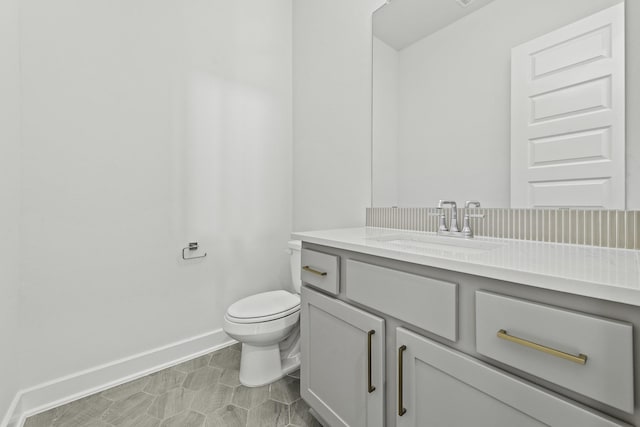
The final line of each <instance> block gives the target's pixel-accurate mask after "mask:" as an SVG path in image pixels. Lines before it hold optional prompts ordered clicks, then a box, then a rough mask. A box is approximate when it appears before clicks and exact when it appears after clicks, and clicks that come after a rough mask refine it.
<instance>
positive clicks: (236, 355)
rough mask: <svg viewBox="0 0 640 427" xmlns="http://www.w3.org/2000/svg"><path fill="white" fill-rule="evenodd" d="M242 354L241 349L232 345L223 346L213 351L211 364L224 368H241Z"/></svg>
mask: <svg viewBox="0 0 640 427" xmlns="http://www.w3.org/2000/svg"><path fill="white" fill-rule="evenodd" d="M240 354H241V353H240V352H239V351H237V350H234V349H233V348H231V347H227V348H223V349H222V350H219V351H216V352H215V353H213V356H212V357H211V362H209V364H210V365H211V366H216V367H218V368H222V369H236V370H240Z"/></svg>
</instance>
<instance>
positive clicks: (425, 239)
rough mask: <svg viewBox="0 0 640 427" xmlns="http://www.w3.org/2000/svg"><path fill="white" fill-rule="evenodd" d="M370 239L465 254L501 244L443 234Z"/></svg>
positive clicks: (402, 246)
mask: <svg viewBox="0 0 640 427" xmlns="http://www.w3.org/2000/svg"><path fill="white" fill-rule="evenodd" d="M372 240H375V241H378V242H382V243H386V244H390V245H394V246H397V247H398V248H405V249H408V250H411V249H434V250H447V251H450V252H459V253H465V254H475V253H482V252H487V251H491V250H493V249H497V248H499V247H501V246H503V245H502V244H501V243H495V242H487V241H484V240H473V239H462V238H457V237H445V236H428V235H425V236H421V235H410V234H395V235H390V236H381V237H376V238H373V239H372Z"/></svg>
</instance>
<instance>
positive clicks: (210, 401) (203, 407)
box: [191, 383, 233, 415]
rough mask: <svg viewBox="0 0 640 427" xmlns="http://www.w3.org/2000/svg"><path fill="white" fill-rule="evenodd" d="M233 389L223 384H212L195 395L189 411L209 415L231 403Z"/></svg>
mask: <svg viewBox="0 0 640 427" xmlns="http://www.w3.org/2000/svg"><path fill="white" fill-rule="evenodd" d="M232 396H233V388H232V387H229V386H226V385H224V384H220V383H218V384H214V385H211V386H208V387H205V388H204V389H202V390H199V391H197V392H196V393H195V397H194V399H193V402H192V403H191V409H193V410H195V411H198V412H200V413H203V414H207V415H208V414H209V413H211V412H214V411H216V410H218V409H220V408H223V407H225V406H227V405H228V404H229V403H231V398H232Z"/></svg>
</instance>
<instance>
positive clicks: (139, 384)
mask: <svg viewBox="0 0 640 427" xmlns="http://www.w3.org/2000/svg"><path fill="white" fill-rule="evenodd" d="M148 383H149V377H148V376H147V377H142V378H139V379H137V380H133V381H129V382H128V383H124V384H122V385H119V386H116V387H113V388H110V389H109V390H105V391H103V392H102V393H100V394H101V395H102V397H106V398H107V399H109V400H113V401H116V400H122V399H126V398H127V397H129V396H133V395H134V394H136V393H139V392H141V391H143V390H144V388H145V387H146V386H147V384H148Z"/></svg>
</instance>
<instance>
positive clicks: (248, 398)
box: [232, 385, 269, 409]
mask: <svg viewBox="0 0 640 427" xmlns="http://www.w3.org/2000/svg"><path fill="white" fill-rule="evenodd" d="M268 399H269V386H268V385H266V386H262V387H245V386H243V385H240V386H238V387H236V388H235V391H234V392H233V400H232V403H233V404H234V405H236V406H239V407H241V408H244V409H252V408H255V407H256V406H258V405H260V404H262V403H263V402H266V401H267V400H268Z"/></svg>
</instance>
